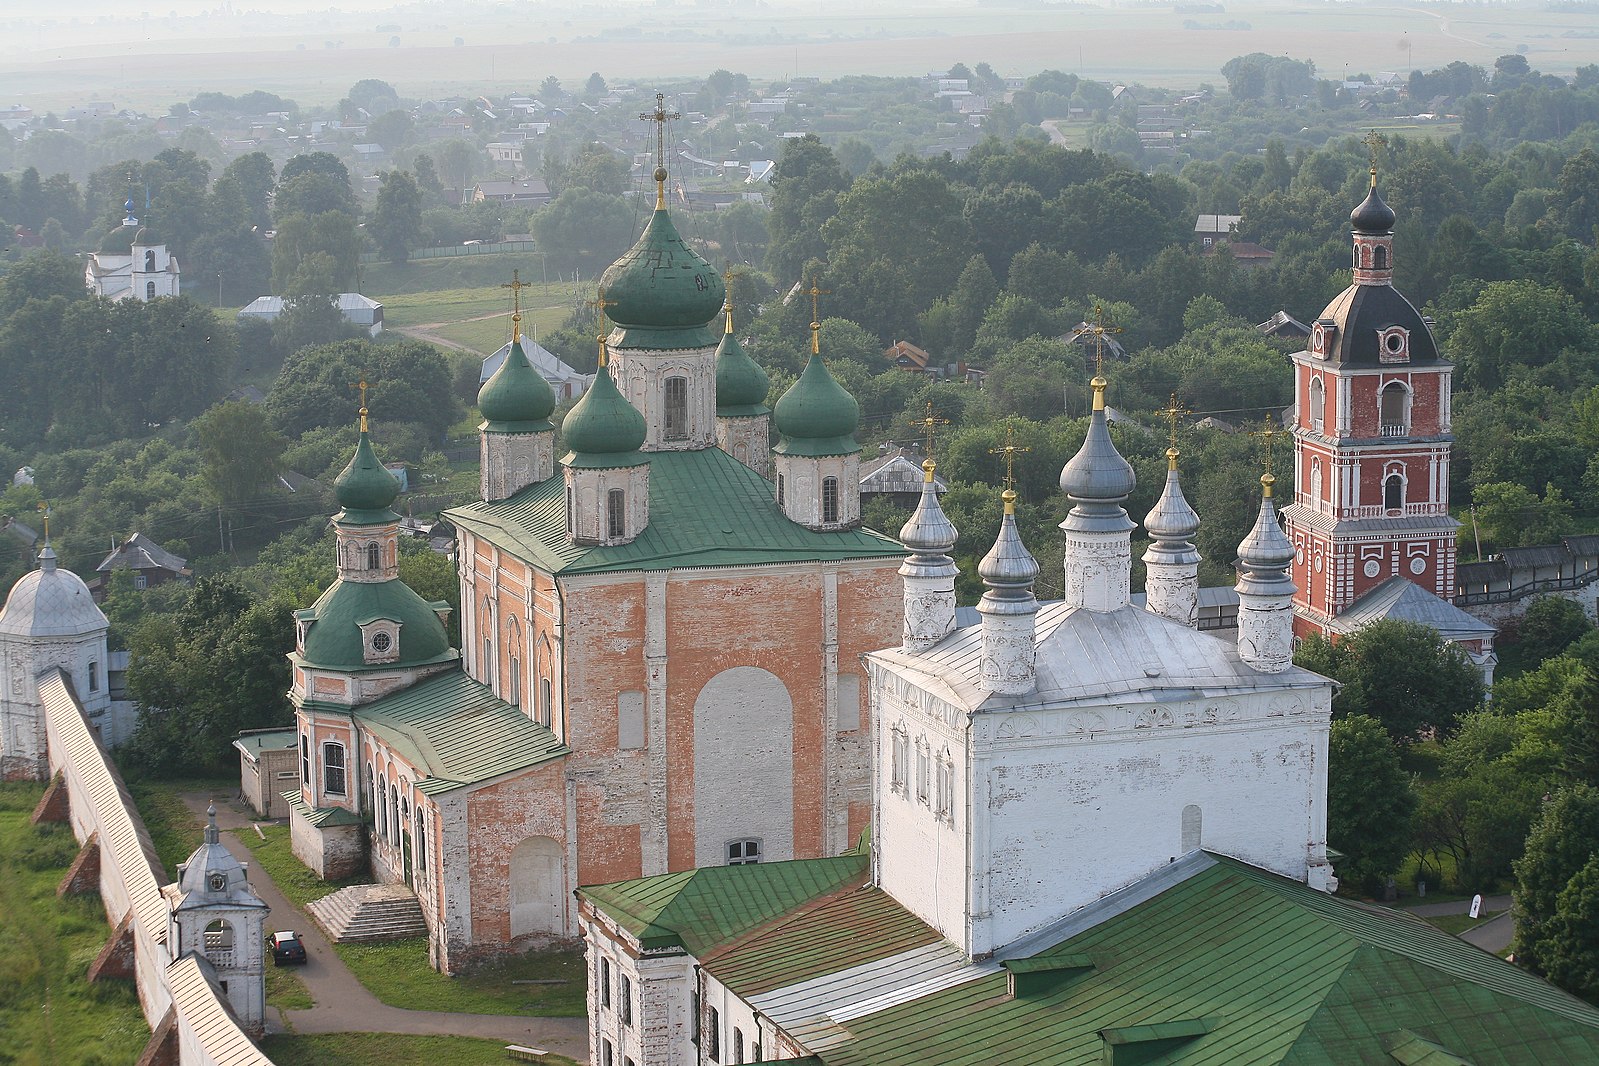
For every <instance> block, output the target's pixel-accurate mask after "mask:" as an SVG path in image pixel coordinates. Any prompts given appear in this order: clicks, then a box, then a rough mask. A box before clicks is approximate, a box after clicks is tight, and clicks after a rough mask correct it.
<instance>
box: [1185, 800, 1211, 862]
mask: <svg viewBox="0 0 1599 1066" xmlns="http://www.w3.org/2000/svg"><path fill="white" fill-rule="evenodd" d="M1204 824H1205V812H1204V811H1202V810H1200V809H1199V807H1198V805H1196V804H1193V803H1190V804H1189V805H1188V806H1186V807H1184V808H1183V844H1182V848H1183V851H1182V853H1183V854H1184V855H1187V854H1188V853H1189V852H1190V851H1198V850H1199V842H1200V837H1201V834H1202V832H1203V829H1204Z"/></svg>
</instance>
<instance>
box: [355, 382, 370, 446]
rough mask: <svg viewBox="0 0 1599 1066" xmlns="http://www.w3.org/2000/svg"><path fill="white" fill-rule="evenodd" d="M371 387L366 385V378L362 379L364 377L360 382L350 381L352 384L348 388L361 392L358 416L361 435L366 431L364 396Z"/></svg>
mask: <svg viewBox="0 0 1599 1066" xmlns="http://www.w3.org/2000/svg"><path fill="white" fill-rule="evenodd" d="M371 387H372V386H370V385H368V384H367V381H366V378H364V377H363V378H362V379H361V380H360V381H352V382H350V388H352V389H360V390H361V411H360V415H361V432H362V433H365V432H366V431H367V424H366V413H367V408H366V394H367V391H368V390H369V389H371Z"/></svg>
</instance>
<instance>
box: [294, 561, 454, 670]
mask: <svg viewBox="0 0 1599 1066" xmlns="http://www.w3.org/2000/svg"><path fill="white" fill-rule="evenodd" d="M445 606H446V605H445V604H443V603H429V602H428V601H427V600H424V599H423V598H422V597H421V596H418V595H417V594H416V592H415V591H414V590H413V589H412V588H411V586H409V585H407V584H406V583H405V582H403V581H346V580H344V579H343V578H340V579H339V580H337V581H335V582H334V583H333V584H332V585H330V586H329V587H328V590H327V591H326V592H324V593H322V595H321V597H319V598H318V599H317V601H316V603H314V604H312V605H311V606H310V607H309V608H307V609H306V610H304V611H300V612H298V613H297V617H298V618H299V620H300V621H302V622H307V623H310V625H309V628H307V630H306V634H305V652H304V653H303V655H302V656H301V659H302V660H303V661H304V662H305V664H306V665H308V666H315V667H321V668H323V669H326V670H362V669H368V670H394V669H399V668H403V667H407V666H423V665H427V664H429V663H439V662H448V661H450V660H451V659H455V658H458V657H459V655H460V653H459V652H457V651H455V650H454V649H453V648H451V647H450V638H449V635H448V634H447V633H446V632H445V629H444V622H443V620H442V619H440V617H439V611H440V610H441V609H443V608H444V607H445ZM380 618H381V619H387V620H388V621H391V622H396V623H398V624H399V628H400V636H399V642H400V646H399V654H400V657H399V660H398V661H396V662H385V663H379V664H371V663H368V662H367V658H366V642H365V639H364V635H363V634H362V632H361V627H362V626H363V625H366V624H368V623H370V622H372V621H374V620H376V619H380Z"/></svg>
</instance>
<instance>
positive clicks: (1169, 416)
mask: <svg viewBox="0 0 1599 1066" xmlns="http://www.w3.org/2000/svg"><path fill="white" fill-rule="evenodd" d="M1155 413H1156V414H1158V415H1160V416H1161V417H1163V418H1164V419H1166V425H1167V427H1168V429H1169V442H1170V446H1171V447H1172V448H1173V449H1175V448H1176V447H1177V420H1178V419H1180V418H1182V417H1183V415H1186V414H1188V413H1189V411H1188V408H1186V407H1184V406H1183V402H1182V401H1181V400H1179V399H1178V398H1177V394H1176V393H1175V392H1174V393H1172V394H1171V404H1170V405H1169V406H1167V407H1163V408H1161V409H1160V410H1159V411H1157V412H1155Z"/></svg>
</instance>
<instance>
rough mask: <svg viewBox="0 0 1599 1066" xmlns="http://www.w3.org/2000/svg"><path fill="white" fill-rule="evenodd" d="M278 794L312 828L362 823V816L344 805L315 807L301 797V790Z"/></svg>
mask: <svg viewBox="0 0 1599 1066" xmlns="http://www.w3.org/2000/svg"><path fill="white" fill-rule="evenodd" d="M278 795H280V796H282V797H283V798H284V800H286V801H287V802H288V804H289V806H290V807H292V808H294V811H295V813H296V814H298V815H299V816H300V817H301V818H304V819H305V820H306V822H307V824H309V825H310V826H311V827H312V828H314V829H321V828H324V827H327V826H335V825H360V824H361V816H360V815H359V814H356V813H355V812H354V811H347V810H345V809H344V808H343V807H313V806H311V805H310V804H308V803H306V802H305V800H303V799H301V798H300V793H299V790H298V789H296V790H295V791H293V792H280V793H278Z"/></svg>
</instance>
